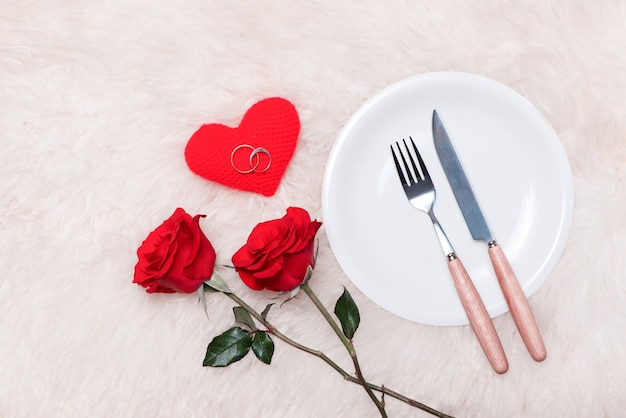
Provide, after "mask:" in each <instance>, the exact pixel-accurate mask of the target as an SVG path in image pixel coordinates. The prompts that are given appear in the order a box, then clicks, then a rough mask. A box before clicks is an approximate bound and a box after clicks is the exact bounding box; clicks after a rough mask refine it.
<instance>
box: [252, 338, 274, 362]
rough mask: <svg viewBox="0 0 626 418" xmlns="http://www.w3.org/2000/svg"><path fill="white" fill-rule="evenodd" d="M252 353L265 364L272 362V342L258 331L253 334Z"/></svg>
mask: <svg viewBox="0 0 626 418" xmlns="http://www.w3.org/2000/svg"><path fill="white" fill-rule="evenodd" d="M252 351H254V354H255V355H256V357H257V358H258V359H259V360H261V361H262V362H263V363H265V364H270V363H271V362H272V356H273V355H274V342H273V341H272V339H271V338H270V335H269V334H268V333H267V332H265V331H260V332H257V333H256V334H254V339H253V340H252Z"/></svg>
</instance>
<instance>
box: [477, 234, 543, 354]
mask: <svg viewBox="0 0 626 418" xmlns="http://www.w3.org/2000/svg"><path fill="white" fill-rule="evenodd" d="M489 257H490V258H491V263H492V264H493V269H494V271H495V272H496V277H497V278H498V282H499V283H500V287H501V288H502V293H503V294H504V298H505V299H506V303H507V304H508V305H509V310H510V311H511V316H512V317H513V321H514V322H515V325H517V329H518V330H519V333H520V335H521V336H522V340H523V341H524V344H525V345H526V348H527V349H528V352H529V353H530V356H531V357H532V358H533V359H534V360H535V361H543V360H544V359H545V358H546V347H545V345H544V344H543V339H542V338H541V333H540V332H539V327H538V326H537V321H536V320H535V316H534V315H533V312H532V310H531V309H530V305H529V304H528V300H527V299H526V295H524V291H523V290H522V287H521V286H520V284H519V281H518V280H517V277H515V273H514V272H513V269H512V268H511V265H510V264H509V261H508V260H507V258H506V255H504V252H503V251H502V248H501V247H500V246H499V245H497V244H495V243H494V244H493V245H491V246H490V247H489Z"/></svg>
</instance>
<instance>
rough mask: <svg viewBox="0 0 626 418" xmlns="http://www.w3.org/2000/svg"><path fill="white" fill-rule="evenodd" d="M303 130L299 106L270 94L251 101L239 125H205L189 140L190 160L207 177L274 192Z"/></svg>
mask: <svg viewBox="0 0 626 418" xmlns="http://www.w3.org/2000/svg"><path fill="white" fill-rule="evenodd" d="M299 133H300V119H299V118H298V112H297V111H296V108H295V107H294V105H293V104H291V103H290V102H289V101H288V100H285V99H283V98H280V97H271V98H268V99H263V100H261V101H259V102H257V103H255V104H254V105H252V107H250V109H248V111H247V112H246V114H245V115H244V116H243V119H242V120H241V123H240V124H239V126H238V127H235V128H231V127H228V126H225V125H222V124H218V123H211V124H207V125H202V126H201V127H200V129H198V130H197V131H196V132H195V133H194V134H193V135H192V136H191V138H190V139H189V142H187V147H186V148H185V160H186V161H187V165H188V166H189V168H190V169H191V171H193V172H194V173H196V174H198V175H199V176H202V177H204V178H206V179H208V180H211V181H214V182H217V183H220V184H223V185H224V186H228V187H232V188H235V189H239V190H243V191H247V192H255V193H260V194H262V195H264V196H272V195H274V193H276V189H277V188H278V185H279V184H280V180H281V178H282V176H283V174H284V173H285V170H286V169H287V165H288V164H289V161H291V157H292V156H293V153H294V151H295V148H296V142H297V141H298V135H299ZM255 150H256V152H255ZM270 159H271V160H270ZM255 168H256V169H255ZM266 168H267V169H266Z"/></svg>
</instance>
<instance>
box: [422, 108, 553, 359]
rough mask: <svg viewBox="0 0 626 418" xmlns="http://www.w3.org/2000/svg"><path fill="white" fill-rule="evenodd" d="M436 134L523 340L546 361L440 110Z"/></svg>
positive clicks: (457, 193)
mask: <svg viewBox="0 0 626 418" xmlns="http://www.w3.org/2000/svg"><path fill="white" fill-rule="evenodd" d="M432 134H433V141H434V144H435V150H436V151H437V155H438V157H439V161H440V162H441V166H442V167H443V170H444V172H445V173H446V177H447V178H448V182H449V183H450V187H451V188H452V192H453V194H454V198H455V199H456V201H457V204H458V205H459V208H460V209H461V213H462V214H463V218H464V219H465V224H466V225H467V227H468V228H469V231H470V234H471V235H472V238H473V239H474V240H477V241H484V242H485V243H486V244H487V248H488V252H489V258H490V260H491V264H492V265H493V269H494V271H495V273H496V277H497V279H498V283H499V284H500V288H501V289H502V293H503V295H504V298H505V300H506V302H507V304H508V306H509V310H510V312H511V316H512V317H513V321H514V322H515V325H516V326H517V329H518V330H519V333H520V335H521V337H522V340H523V341H524V344H525V345H526V348H527V349H528V352H529V353H530V355H531V357H532V358H533V359H534V360H535V361H543V360H544V359H545V358H546V354H547V353H546V348H545V345H544V343H543V339H542V337H541V333H540V331H539V327H538V326H537V321H536V320H535V316H534V315H533V312H532V310H531V309H530V305H529V304H528V300H527V299H526V295H524V291H523V290H522V287H521V286H520V284H519V281H518V280H517V277H516V275H515V272H514V271H513V269H512V268H511V264H510V263H509V261H508V259H507V257H506V255H505V254H504V252H503V251H502V248H501V247H500V245H498V243H497V241H496V240H495V239H494V237H493V234H492V233H491V230H490V229H489V225H488V224H487V220H486V219H485V215H484V214H483V211H482V210H481V208H480V205H479V204H478V200H477V198H476V195H475V194H474V190H473V189H472V186H471V184H470V182H469V179H468V178H467V174H466V173H465V170H464V169H463V165H462V164H461V161H460V159H459V156H458V154H457V152H456V150H455V148H454V144H453V143H452V140H451V139H450V136H449V135H448V132H447V131H446V128H445V126H444V124H443V121H442V119H441V117H440V116H439V114H438V113H437V110H436V109H435V110H433V120H432Z"/></svg>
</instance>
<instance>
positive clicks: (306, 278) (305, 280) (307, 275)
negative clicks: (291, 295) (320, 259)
mask: <svg viewBox="0 0 626 418" xmlns="http://www.w3.org/2000/svg"><path fill="white" fill-rule="evenodd" d="M312 276H313V267H311V266H306V272H305V273H304V278H303V279H302V284H305V283H308V281H309V280H311V277H312Z"/></svg>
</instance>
